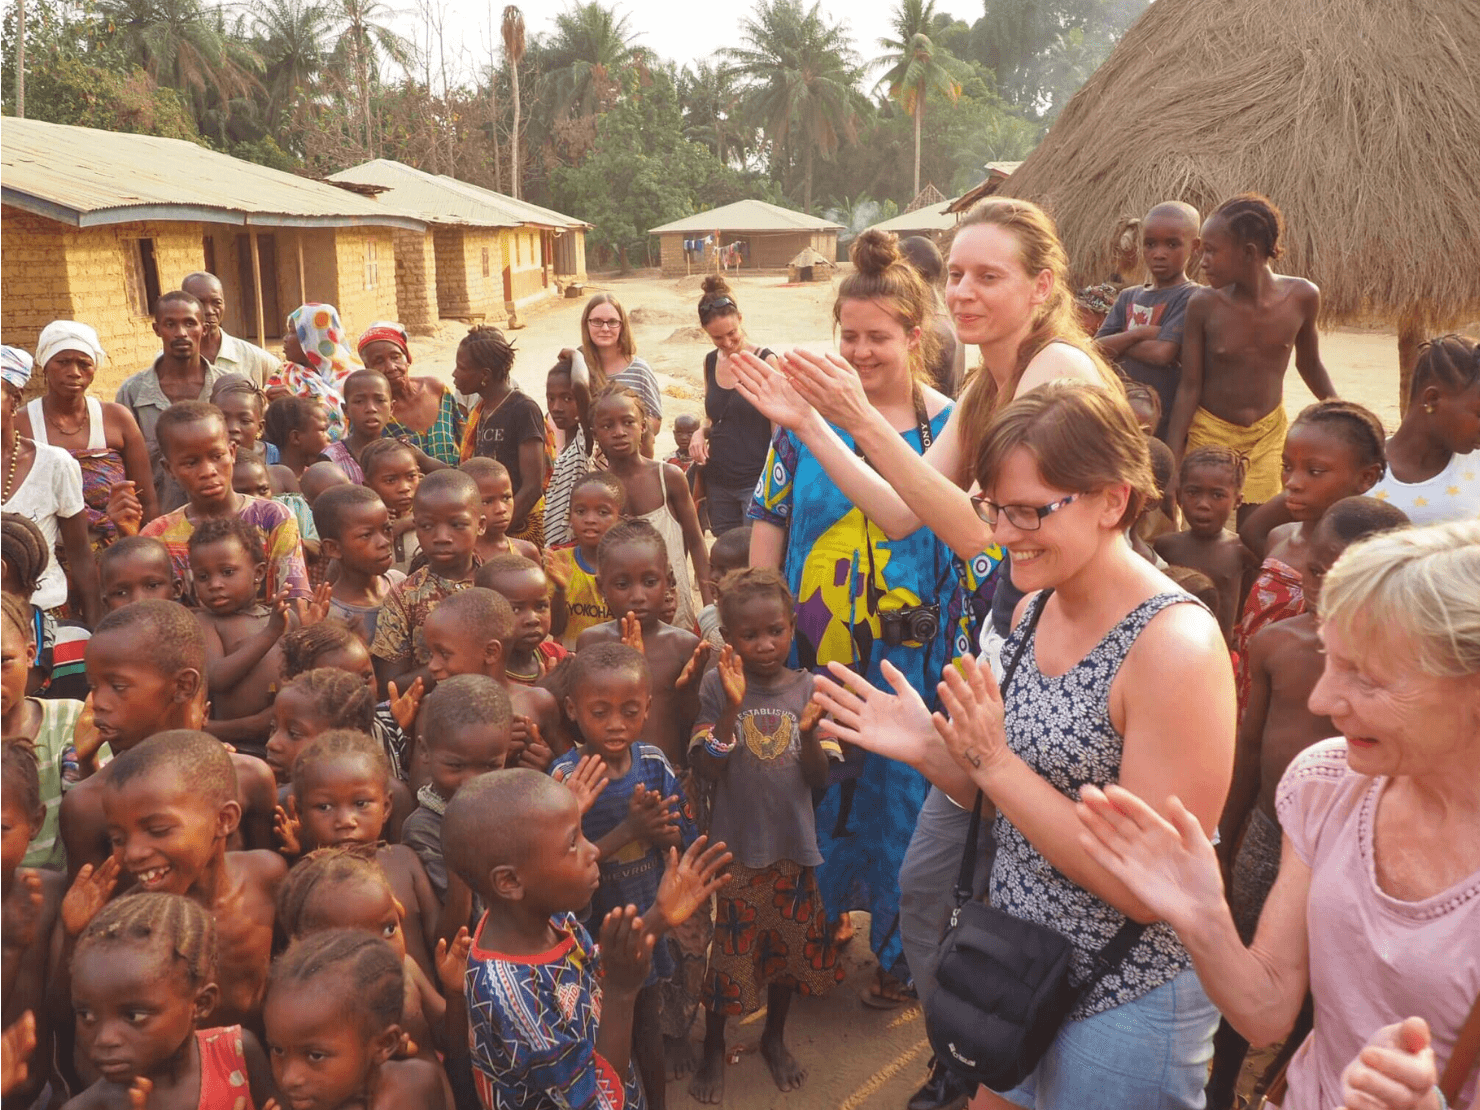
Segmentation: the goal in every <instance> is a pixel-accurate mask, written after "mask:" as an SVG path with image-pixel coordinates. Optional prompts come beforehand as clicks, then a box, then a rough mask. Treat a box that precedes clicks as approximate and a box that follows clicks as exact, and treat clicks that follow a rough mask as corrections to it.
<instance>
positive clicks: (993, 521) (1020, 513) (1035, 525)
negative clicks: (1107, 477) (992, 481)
mask: <svg viewBox="0 0 1480 1110" xmlns="http://www.w3.org/2000/svg"><path fill="white" fill-rule="evenodd" d="M1082 496H1083V494H1078V493H1071V494H1070V495H1069V496H1068V497H1061V498H1059V499H1058V500H1057V501H1052V502H1050V503H1049V504H1047V505H999V504H997V503H996V502H995V501H991V500H988V498H987V496H986V495H985V494H981V493H974V494H972V495H971V507H972V508H973V509H975V510H976V515H977V516H979V517H981V518H982V520H984V521H986V522H987V523H988V524H990V525H991V526H992V527H993V528H995V527H997V518H998V517H999V516H1005V517H1006V518H1007V522H1008V523H1009V524H1011V525H1012V526H1013V527H1014V528H1017V529H1018V530H1020V531H1023V532H1036V531H1038V529H1039V528H1040V527H1042V525H1043V518H1044V517H1046V516H1051V515H1052V514H1054V513H1056V512H1058V511H1059V510H1060V509H1062V508H1063V507H1064V506H1065V505H1071V504H1073V503H1074V502H1075V501H1078V500H1079V499H1080V497H1082Z"/></svg>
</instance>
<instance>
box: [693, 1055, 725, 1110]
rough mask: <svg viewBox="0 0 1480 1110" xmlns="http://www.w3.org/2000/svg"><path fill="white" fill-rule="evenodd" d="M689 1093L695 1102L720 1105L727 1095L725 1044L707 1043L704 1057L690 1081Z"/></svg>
mask: <svg viewBox="0 0 1480 1110" xmlns="http://www.w3.org/2000/svg"><path fill="white" fill-rule="evenodd" d="M689 1095H690V1097H692V1098H693V1099H694V1101H695V1102H702V1103H704V1104H705V1105H706V1106H718V1105H719V1104H720V1103H721V1102H722V1101H723V1100H724V1097H725V1046H724V1044H723V1043H721V1044H720V1046H719V1047H718V1048H715V1047H713V1046H711V1045H708V1044H706V1045H705V1046H704V1059H702V1060H701V1061H700V1062H699V1069H698V1070H697V1071H696V1072H694V1078H693V1079H691V1080H690V1081H689Z"/></svg>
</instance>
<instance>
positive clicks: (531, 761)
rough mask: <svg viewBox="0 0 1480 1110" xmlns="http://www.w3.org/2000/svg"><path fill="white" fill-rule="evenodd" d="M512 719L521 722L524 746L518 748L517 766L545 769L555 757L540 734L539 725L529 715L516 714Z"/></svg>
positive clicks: (536, 769)
mask: <svg viewBox="0 0 1480 1110" xmlns="http://www.w3.org/2000/svg"><path fill="white" fill-rule="evenodd" d="M514 720H515V721H516V722H523V731H524V746H523V747H522V748H520V750H519V766H520V767H528V768H529V769H530V770H532V771H543V770H545V769H546V768H547V767H549V766H550V761H551V760H552V759H554V758H555V753H554V752H553V751H551V750H550V745H549V744H547V743H545V738H544V737H543V736H541V735H540V726H539V725H537V724H535V723H534V720H533V718H530V717H525V716H518V717H515V718H514Z"/></svg>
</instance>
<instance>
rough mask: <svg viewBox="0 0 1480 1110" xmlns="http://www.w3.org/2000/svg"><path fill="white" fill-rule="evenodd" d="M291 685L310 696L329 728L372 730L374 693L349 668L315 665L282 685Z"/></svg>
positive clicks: (286, 686) (285, 687)
mask: <svg viewBox="0 0 1480 1110" xmlns="http://www.w3.org/2000/svg"><path fill="white" fill-rule="evenodd" d="M289 686H291V687H292V688H293V689H294V690H298V691H300V692H301V693H303V694H304V695H306V696H307V697H308V699H309V701H310V702H311V703H312V704H313V707H314V710H315V712H317V713H318V715H319V716H320V717H322V718H323V719H324V722H325V723H326V724H327V725H328V726H329V727H330V728H355V729H359V730H360V731H361V732H369V731H370V729H371V728H372V727H373V725H374V721H375V695H374V694H372V693H371V692H370V688H369V687H368V686H366V685H365V683H364V682H363V681H361V680H360V679H359V678H358V677H356V676H355V675H352V674H350V673H349V672H348V671H341V670H338V669H337V668H334V667H315V668H314V669H313V670H311V671H304V672H303V673H302V674H300V675H297V676H296V677H295V678H293V679H292V680H291V681H290V682H288V683H286V684H285V685H284V687H283V689H287V688H288V687H289ZM279 692H280V693H281V691H279Z"/></svg>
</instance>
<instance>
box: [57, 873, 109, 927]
mask: <svg viewBox="0 0 1480 1110" xmlns="http://www.w3.org/2000/svg"><path fill="white" fill-rule="evenodd" d="M118 872H119V864H118V857H117V856H109V857H108V858H107V859H105V860H104V861H103V862H102V863H100V864H98V865H97V866H96V867H94V866H93V865H92V864H90V863H84V864H83V865H82V869H81V870H80V871H78V872H77V878H75V879H73V880H72V885H71V886H70V887H69V888H68V889H67V893H66V894H64V895H63V896H62V927H63V928H65V929H66V930H67V935H68V936H70V937H73V938H76V937H80V936H81V935H82V930H84V929H86V928H87V923H88V922H89V921H91V920H92V919H93V915H94V914H96V913H97V912H98V911H99V910H100V909H102V908H103V907H104V906H105V905H106V904H107V902H108V899H109V898H110V897H111V896H112V894H113V888H114V887H116V886H117V885H118Z"/></svg>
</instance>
